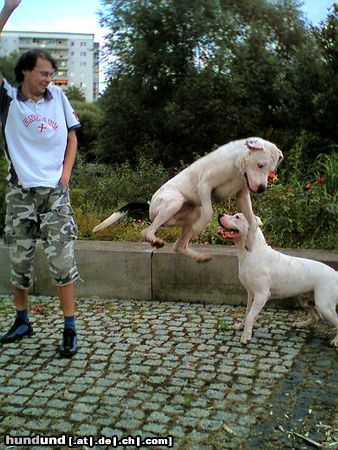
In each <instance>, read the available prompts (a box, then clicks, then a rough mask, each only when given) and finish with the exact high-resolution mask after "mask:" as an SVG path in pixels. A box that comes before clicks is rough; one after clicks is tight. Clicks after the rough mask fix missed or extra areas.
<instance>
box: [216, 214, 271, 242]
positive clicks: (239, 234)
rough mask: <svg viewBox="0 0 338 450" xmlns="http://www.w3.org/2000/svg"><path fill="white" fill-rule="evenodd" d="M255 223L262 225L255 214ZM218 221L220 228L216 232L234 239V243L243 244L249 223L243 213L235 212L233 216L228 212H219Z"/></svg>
mask: <svg viewBox="0 0 338 450" xmlns="http://www.w3.org/2000/svg"><path fill="white" fill-rule="evenodd" d="M256 221H257V225H258V226H259V227H260V226H262V225H263V224H262V221H261V219H260V218H259V217H257V216H256ZM218 223H219V224H220V226H221V228H220V229H219V231H218V234H219V235H220V236H221V237H223V238H228V239H231V240H233V241H234V243H235V244H236V245H243V246H244V245H245V243H246V239H247V236H248V232H249V223H248V221H247V220H246V218H245V216H244V214H242V213H236V214H234V215H233V216H229V215H228V214H219V216H218Z"/></svg>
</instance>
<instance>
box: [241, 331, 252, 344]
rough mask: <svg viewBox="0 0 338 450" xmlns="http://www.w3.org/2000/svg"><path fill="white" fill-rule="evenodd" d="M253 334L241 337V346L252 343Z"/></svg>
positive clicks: (245, 334)
mask: <svg viewBox="0 0 338 450" xmlns="http://www.w3.org/2000/svg"><path fill="white" fill-rule="evenodd" d="M251 336H252V335H251V333H250V334H249V333H243V334H242V337H241V344H244V345H247V344H248V342H249V341H251Z"/></svg>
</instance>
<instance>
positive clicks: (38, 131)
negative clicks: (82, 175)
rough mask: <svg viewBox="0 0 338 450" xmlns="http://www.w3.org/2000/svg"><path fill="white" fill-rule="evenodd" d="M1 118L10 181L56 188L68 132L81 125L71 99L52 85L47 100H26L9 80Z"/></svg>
mask: <svg viewBox="0 0 338 450" xmlns="http://www.w3.org/2000/svg"><path fill="white" fill-rule="evenodd" d="M0 116H1V120H2V127H3V132H4V137H5V153H6V157H7V160H8V163H9V180H11V181H14V182H18V183H19V184H20V185H21V186H22V187H23V188H25V189H28V188H32V187H38V186H43V187H56V186H57V185H58V183H59V180H60V178H61V175H62V169H63V161H64V156H65V151H66V146H67V137H68V131H69V130H72V129H75V128H78V127H80V122H79V119H78V117H77V114H76V113H75V111H74V109H73V108H72V106H71V105H70V103H69V101H68V99H67V97H66V96H65V94H64V93H63V92H62V90H61V89H60V88H58V87H57V86H50V87H49V88H48V89H46V91H45V95H44V98H43V99H41V100H39V101H37V102H35V101H33V100H28V99H25V98H24V97H23V96H22V94H21V93H20V92H19V91H18V90H17V89H16V88H13V87H12V86H11V85H10V84H9V83H8V82H7V81H6V80H4V82H3V83H2V85H1V86H0Z"/></svg>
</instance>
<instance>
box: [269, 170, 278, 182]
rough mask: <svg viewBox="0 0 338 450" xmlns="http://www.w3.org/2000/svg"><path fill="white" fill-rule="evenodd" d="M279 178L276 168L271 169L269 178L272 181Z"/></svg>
mask: <svg viewBox="0 0 338 450" xmlns="http://www.w3.org/2000/svg"><path fill="white" fill-rule="evenodd" d="M277 179H278V177H277V173H276V172H275V171H274V170H271V171H270V172H269V173H268V180H269V181H272V182H275V181H276V180H277Z"/></svg>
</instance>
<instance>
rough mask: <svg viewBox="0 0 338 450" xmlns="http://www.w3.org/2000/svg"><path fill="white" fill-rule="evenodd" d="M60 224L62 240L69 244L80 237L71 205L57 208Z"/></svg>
mask: <svg viewBox="0 0 338 450" xmlns="http://www.w3.org/2000/svg"><path fill="white" fill-rule="evenodd" d="M56 213H57V216H58V222H59V227H60V228H59V233H60V240H61V241H62V242H67V241H71V240H74V239H76V238H77V237H78V234H79V232H78V228H77V225H76V223H75V220H74V213H73V209H72V207H71V206H70V205H69V204H66V205H60V206H58V207H57V208H56Z"/></svg>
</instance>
